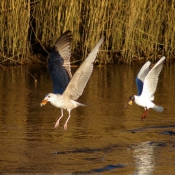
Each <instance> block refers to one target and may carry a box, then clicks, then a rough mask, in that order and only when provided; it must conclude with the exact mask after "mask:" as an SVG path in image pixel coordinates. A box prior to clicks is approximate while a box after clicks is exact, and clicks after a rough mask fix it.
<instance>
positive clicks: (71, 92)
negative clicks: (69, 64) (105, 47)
mask: <svg viewBox="0 0 175 175" xmlns="http://www.w3.org/2000/svg"><path fill="white" fill-rule="evenodd" d="M103 41H104V38H101V39H100V41H99V42H98V43H97V45H96V46H95V47H94V49H93V50H92V51H91V53H90V54H89V55H88V57H87V58H86V59H85V61H84V62H83V63H82V64H81V66H80V67H79V68H78V69H77V71H76V72H75V74H74V76H73V77H72V79H71V81H70V83H69V85H68V86H67V88H66V90H65V92H64V93H63V95H65V96H68V97H69V98H71V99H73V100H77V99H78V97H79V96H81V95H82V93H83V90H84V88H85V86H86V84H87V82H88V80H89V78H90V75H91V73H92V70H93V62H94V60H95V58H96V56H97V53H98V51H99V48H100V46H101V45H102V43H103Z"/></svg>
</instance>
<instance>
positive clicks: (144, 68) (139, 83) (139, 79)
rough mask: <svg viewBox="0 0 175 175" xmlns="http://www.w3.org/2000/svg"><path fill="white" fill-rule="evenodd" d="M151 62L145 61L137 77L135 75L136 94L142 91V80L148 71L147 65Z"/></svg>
mask: <svg viewBox="0 0 175 175" xmlns="http://www.w3.org/2000/svg"><path fill="white" fill-rule="evenodd" d="M150 64H151V62H150V61H147V62H146V63H145V64H144V65H143V66H142V68H141V69H140V71H139V73H138V75H137V77H136V85H137V91H138V95H141V93H142V89H143V82H144V79H145V77H146V75H147V74H148V72H149V66H150Z"/></svg>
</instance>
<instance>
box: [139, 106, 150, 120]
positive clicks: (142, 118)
mask: <svg viewBox="0 0 175 175" xmlns="http://www.w3.org/2000/svg"><path fill="white" fill-rule="evenodd" d="M148 112H149V110H148V109H146V110H145V111H144V113H143V115H142V117H141V120H144V119H145V118H146V115H147V114H148Z"/></svg>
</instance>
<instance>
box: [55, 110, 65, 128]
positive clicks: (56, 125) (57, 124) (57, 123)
mask: <svg viewBox="0 0 175 175" xmlns="http://www.w3.org/2000/svg"><path fill="white" fill-rule="evenodd" d="M62 117H63V109H62V108H61V116H60V118H59V119H58V120H57V122H56V124H55V126H54V127H55V128H56V127H58V126H59V122H60V120H61V118H62Z"/></svg>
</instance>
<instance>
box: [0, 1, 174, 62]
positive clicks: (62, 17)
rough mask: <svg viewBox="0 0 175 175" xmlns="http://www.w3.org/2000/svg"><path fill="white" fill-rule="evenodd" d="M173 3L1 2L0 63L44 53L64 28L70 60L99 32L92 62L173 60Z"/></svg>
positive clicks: (86, 48)
mask: <svg viewBox="0 0 175 175" xmlns="http://www.w3.org/2000/svg"><path fill="white" fill-rule="evenodd" d="M174 4H175V0H171V1H156V0H153V1H152V0H134V1H132V0H128V1H126V0H118V1H116V0H100V1H99V0H89V1H87V0H68V1H62V0H15V1H14V0H6V1H5V0H2V1H1V2H0V12H1V13H0V26H1V27H0V39H1V40H0V65H2V64H3V63H5V64H17V63H19V64H22V63H25V62H28V61H33V58H34V56H36V55H38V54H40V55H42V57H43V55H45V56H46V55H48V54H49V49H50V48H51V47H52V46H53V44H54V42H55V41H56V39H57V37H58V36H60V34H61V33H63V32H64V31H66V30H71V31H72V33H73V39H74V40H73V44H72V52H73V59H72V60H73V61H77V60H78V61H81V60H82V59H84V58H85V56H86V55H87V54H88V53H89V52H90V50H91V49H92V48H93V47H94V46H95V44H96V43H97V42H98V40H99V39H100V37H101V36H102V35H104V36H105V43H104V44H103V46H102V48H101V52H100V54H99V56H98V59H97V64H108V63H113V62H115V61H117V62H120V61H122V62H126V63H131V62H132V61H133V60H137V59H138V60H142V59H152V60H155V59H157V58H159V57H161V56H162V55H165V56H166V57H167V58H168V59H173V58H174V55H175V49H174V46H175V25H174V24H175V18H174V14H175V6H174ZM40 58H41V57H36V58H35V59H38V60H40ZM45 60H46V59H45Z"/></svg>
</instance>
